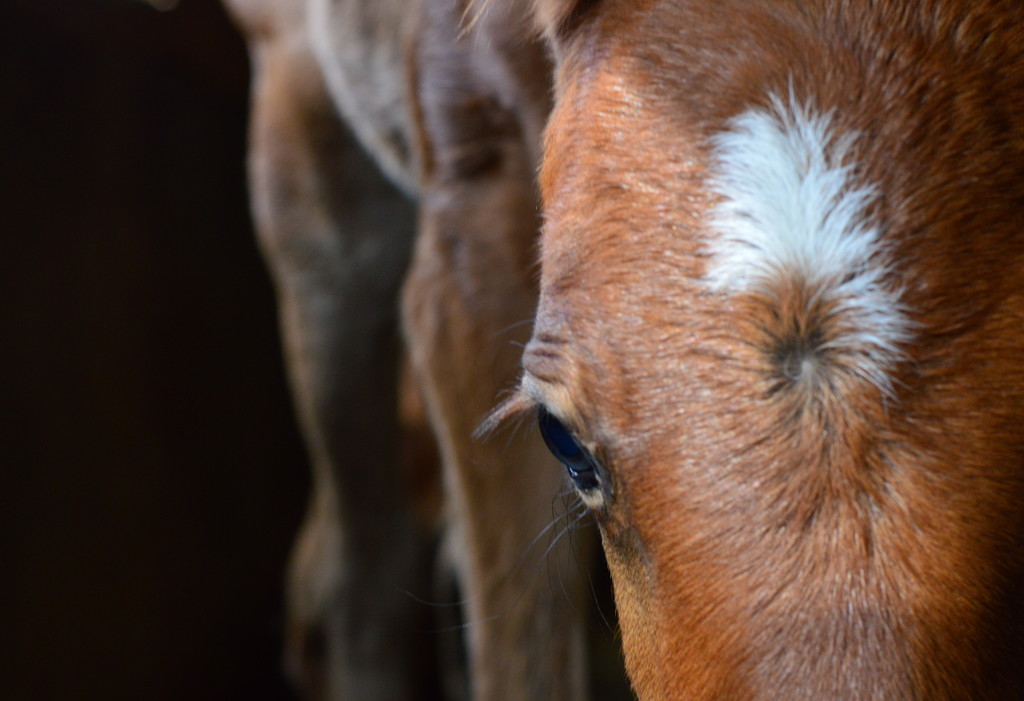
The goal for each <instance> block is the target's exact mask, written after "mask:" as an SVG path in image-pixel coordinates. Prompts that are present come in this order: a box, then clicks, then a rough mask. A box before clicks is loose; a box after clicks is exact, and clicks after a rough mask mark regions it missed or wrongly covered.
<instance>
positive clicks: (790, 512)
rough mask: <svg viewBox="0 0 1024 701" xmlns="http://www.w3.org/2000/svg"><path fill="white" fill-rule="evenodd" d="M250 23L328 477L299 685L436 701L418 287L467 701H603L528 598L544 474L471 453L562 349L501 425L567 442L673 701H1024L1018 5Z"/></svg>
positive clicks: (648, 670)
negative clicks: (412, 437)
mask: <svg viewBox="0 0 1024 701" xmlns="http://www.w3.org/2000/svg"><path fill="white" fill-rule="evenodd" d="M233 5H234V6H235V8H236V12H237V13H238V16H239V17H240V18H241V21H242V24H243V26H244V27H245V28H246V31H247V34H248V36H249V38H250V43H251V45H252V46H253V56H254V62H255V67H256V75H257V78H256V87H255V104H254V120H255V121H254V132H253V133H254V138H253V148H254V151H253V152H254V156H253V163H252V166H253V184H254V195H255V199H256V211H257V215H258V220H259V222H260V228H261V236H262V240H263V241H264V245H265V247H266V250H267V252H268V258H269V260H270V262H271V265H272V266H273V268H274V270H275V272H276V275H277V279H278V282H279V286H280V289H281V297H282V309H283V312H282V315H283V323H284V328H285V331H286V335H287V338H288V343H289V350H290V354H289V357H290V361H291V369H292V374H293V378H294V381H295V385H296V390H297V398H298V405H299V409H300V415H301V416H302V417H303V420H304V425H305V427H306V431H307V437H308V439H309V442H310V446H311V452H312V454H313V457H314V461H315V463H316V475H317V482H316V494H315V496H314V503H313V506H312V508H311V512H310V517H309V520H308V521H307V524H306V527H305V529H304V532H303V535H302V538H301V539H300V543H299V546H298V548H297V551H296V552H297V556H296V560H295V566H294V568H293V571H292V577H293V589H292V600H291V604H292V616H293V617H292V624H293V627H294V630H295V631H296V635H295V637H294V638H293V641H292V652H293V656H294V658H295V659H296V660H299V661H301V665H302V669H303V670H304V671H303V673H302V674H303V676H304V678H306V679H307V680H319V681H316V682H315V683H313V682H311V684H313V685H314V686H318V688H322V689H324V690H329V691H330V695H332V696H335V697H345V698H360V699H368V698H390V699H398V698H410V697H413V696H414V695H415V693H416V688H417V687H416V682H415V675H413V674H412V673H411V670H413V669H414V668H415V666H416V665H415V664H414V663H415V662H416V661H417V659H418V658H419V657H421V655H418V650H419V648H417V645H419V644H420V642H421V641H420V640H419V639H418V638H417V637H416V636H415V635H414V631H415V630H416V626H415V624H414V623H412V621H414V620H415V615H416V611H415V607H409V606H408V605H400V604H396V600H395V599H394V598H393V597H389V594H390V593H391V592H392V591H393V589H394V587H395V586H404V585H399V584H396V583H399V582H402V581H406V580H408V581H413V579H414V577H415V576H421V575H418V574H416V573H417V572H423V571H425V569H426V568H425V567H424V566H423V565H422V564H421V563H422V558H421V557H418V556H417V555H416V554H417V553H422V552H424V548H423V546H422V543H423V542H424V541H425V540H426V538H425V536H424V533H425V532H426V530H427V527H426V526H424V525H422V524H421V522H418V521H417V520H416V519H414V518H411V517H409V516H403V515H402V514H403V513H409V512H410V511H411V509H410V508H409V507H410V506H411V504H410V503H408V502H409V501H410V499H409V498H408V497H407V496H406V494H405V493H404V492H402V491H401V490H398V489H395V487H394V484H396V483H397V475H398V472H399V471H398V468H397V465H398V463H399V461H400V455H399V453H398V447H397V446H398V443H399V441H398V435H399V429H398V428H397V424H396V422H395V420H394V417H395V416H396V411H395V396H396V392H397V384H396V380H395V379H394V378H395V375H396V373H395V368H396V365H397V355H398V341H397V338H396V335H395V334H394V333H392V328H393V327H392V324H393V323H394V313H395V309H396V308H397V306H398V304H397V303H398V294H397V290H398V289H399V287H400V286H404V292H403V293H402V299H401V305H400V306H401V309H402V319H403V327H404V330H405V335H406V338H407V342H408V345H409V350H410V356H411V359H412V367H413V370H414V375H415V378H416V384H417V386H418V387H419V389H420V391H421V392H422V394H423V397H424V399H425V404H426V409H427V414H428V415H429V417H430V419H431V424H432V426H433V429H434V431H435V434H436V436H437V440H438V444H439V446H440V453H441V457H442V461H443V464H444V484H445V499H446V506H445V516H446V523H447V524H448V526H449V531H448V533H449V537H450V538H451V540H450V547H449V548H448V550H449V551H450V552H453V553H457V556H456V557H455V558H454V567H455V570H456V571H457V573H458V579H459V582H460V583H461V586H462V588H463V592H464V594H465V597H466V608H467V613H466V620H467V621H468V622H469V623H470V625H468V626H467V628H466V634H467V642H468V654H469V661H470V664H469V672H470V679H471V689H472V693H473V696H474V698H479V699H527V698H529V699H537V698H550V699H566V698H578V697H580V696H581V695H583V694H584V693H585V685H584V682H583V671H582V670H583V666H584V664H585V663H584V660H583V652H582V646H581V642H580V641H581V636H580V633H579V621H578V620H577V615H576V614H575V613H573V610H574V609H572V608H571V607H569V606H565V605H559V604H558V603H557V602H556V599H557V597H556V596H555V595H554V594H553V592H552V591H551V589H550V587H549V586H548V585H547V582H546V581H542V580H543V578H538V577H536V576H534V574H535V573H527V572H526V571H525V570H524V568H521V567H517V566H516V563H517V558H518V557H520V556H521V554H522V553H523V552H524V551H525V550H527V549H528V548H529V545H530V542H531V540H532V539H533V538H534V537H535V536H536V534H537V533H538V532H540V531H541V530H542V529H543V528H544V525H545V523H546V522H547V520H548V518H549V509H548V503H549V501H550V495H551V494H553V493H554V492H555V491H556V490H557V488H558V484H557V481H558V478H557V477H556V476H555V471H553V470H551V467H550V463H549V462H547V461H546V460H545V459H542V457H541V455H540V451H541V450H542V444H541V442H540V440H539V439H538V438H537V436H532V437H530V438H529V439H528V440H526V441H524V442H521V443H514V444H511V445H512V446H513V447H511V448H509V447H506V445H505V444H503V443H502V442H501V441H496V440H490V441H487V440H473V439H472V437H471V436H472V433H473V429H474V427H475V426H476V425H477V423H478V421H479V420H480V418H481V417H482V416H483V415H484V414H485V413H486V412H487V409H488V407H489V406H490V405H491V403H492V402H493V400H494V399H495V397H497V396H498V393H499V392H500V390H501V389H502V388H503V387H505V386H506V385H507V384H508V383H509V382H511V381H512V380H513V379H514V378H515V377H516V375H517V372H518V369H517V365H518V361H519V358H517V357H516V354H515V353H514V352H510V346H509V341H510V340H514V339H516V338H519V339H525V338H526V337H527V336H528V330H529V329H528V327H527V325H524V324H522V322H523V321H524V320H529V319H535V321H534V327H533V329H532V340H530V342H529V344H528V346H527V347H526V350H525V353H524V354H523V357H522V368H523V371H522V376H521V378H520V381H519V389H518V390H517V391H516V393H515V394H514V395H513V396H512V398H511V399H509V400H507V401H506V402H505V403H504V404H503V405H502V406H501V408H500V409H498V410H497V412H495V413H494V414H493V415H492V417H491V419H490V420H489V421H488V422H487V424H486V427H487V428H491V427H492V426H493V425H495V424H497V423H499V422H500V421H502V420H503V419H505V418H508V417H509V416H512V415H515V414H518V413H522V412H525V411H536V413H537V415H538V417H539V425H540V434H541V435H542V437H543V439H544V441H545V442H546V443H547V446H548V447H549V448H550V449H551V451H552V452H554V453H555V455H556V457H558V458H559V459H560V460H561V461H562V462H563V463H564V464H565V466H566V468H567V473H568V475H569V478H570V481H571V482H572V483H573V484H574V486H575V487H576V489H577V491H578V493H579V495H580V497H581V499H582V500H583V502H584V503H585V504H586V506H587V508H588V510H589V511H590V512H591V513H593V514H594V516H595V517H596V520H597V522H598V524H599V526H600V530H601V534H602V540H603V545H604V549H605V553H606V555H607V558H608V561H609V564H610V567H611V571H612V576H613V580H614V584H615V590H616V602H617V607H618V610H619V614H620V617H621V627H622V636H623V643H624V647H625V652H626V658H627V660H626V661H627V667H628V670H629V672H630V676H631V679H632V682H633V685H634V688H635V690H636V692H637V694H638V696H639V697H640V698H642V699H690V698H692V699H712V698H714V699H783V698H784V699H794V700H795V699H869V698H870V699H914V698H917V699H966V698H971V699H982V698H986V699H1006V698H1018V697H1020V696H1021V695H1022V694H1024V678H1022V676H1024V672H1022V671H1021V670H1022V667H1021V666H1020V665H1018V664H1017V659H1018V658H1019V656H1020V654H1021V652H1022V647H1024V645H1022V643H1024V641H1022V637H1024V615H1022V614H1024V597H1022V596H1021V594H1022V592H1021V588H1022V585H1021V582H1022V581H1024V544H1022V540H1021V534H1022V532H1024V530H1022V525H1024V524H1022V508H1021V506H1020V505H1021V504H1022V503H1024V429H1022V427H1021V425H1022V419H1024V229H1022V223H1024V216H1022V215H1024V110H1022V109H1021V105H1024V6H1022V5H1021V4H1020V3H1016V2H997V1H996V0H978V1H971V2H967V1H966V0H925V1H923V2H914V3H910V2H895V1H892V0H888V1H887V0H879V1H878V2H870V3H869V2H853V1H852V0H851V1H848V0H835V1H834V2H794V1H793V0H724V1H722V2H716V3H705V2H691V1H686V0H675V1H672V0H644V1H642V2H626V1H625V0H537V1H536V2H535V3H532V4H528V3H517V2H497V1H496V2H491V3H489V4H487V3H485V4H483V5H480V6H477V7H475V8H468V7H466V5H465V4H464V3H460V2H456V1H455V0H419V1H418V2H407V3H398V2H375V3H368V2H367V3H363V2H356V1H354V0H349V1H344V0H338V1H337V2H332V1H330V0H310V2H308V3H301V2H297V1H296V2H291V3H277V4H274V3H270V2H267V1H266V0H234V2H233ZM467 18H470V20H471V21H468V22H467ZM532 22H536V25H537V26H539V28H540V33H541V34H542V35H543V37H544V40H545V43H546V46H547V50H546V51H545V49H544V47H543V46H541V45H540V43H539V42H537V41H536V40H534V39H531V37H532V36H534V34H533V33H531V26H532V25H531V23H532ZM548 56H550V57H551V60H552V63H553V72H550V71H549V66H548V59H547V57H548ZM549 76H553V81H554V82H553V84H554V102H553V104H551V103H550V102H549V97H548V95H549V84H550V80H551V78H550V77H549ZM338 115H342V116H343V117H344V119H345V120H347V122H348V123H349V124H350V125H351V128H352V130H353V131H354V133H355V134H356V136H357V137H358V139H359V141H360V142H361V143H362V144H363V145H364V146H365V147H367V148H368V149H369V151H370V152H372V153H373V154H374V156H375V158H376V160H377V162H378V163H379V165H380V166H381V168H382V170H383V171H384V172H385V173H387V174H388V175H389V176H390V177H391V179H392V181H393V182H395V183H398V184H399V186H400V187H401V188H403V189H404V191H405V192H406V193H407V194H409V195H410V196H413V197H415V199H416V202H417V214H416V226H415V229H416V233H415V237H414V236H413V231H412V229H413V227H412V223H411V222H412V216H411V214H409V212H408V210H407V208H406V206H405V204H404V203H403V201H402V200H401V199H400V198H399V197H397V196H395V195H393V194H388V195H384V194H383V193H384V189H383V185H378V184H374V183H376V181H374V180H372V177H373V176H372V175H371V174H370V169H369V167H368V166H367V165H366V164H361V165H358V166H356V167H355V169H354V170H350V171H348V172H343V171H342V169H343V166H342V165H341V164H342V163H343V161H342V159H341V157H340V156H339V155H338V154H339V152H340V151H341V150H342V146H341V141H342V138H343V137H342V136H341V134H342V131H341V126H340V124H339V122H338ZM545 125H546V127H545ZM542 132H543V134H542ZM542 145H543V157H542V155H541V146H542ZM345 148H348V147H347V146H345ZM541 161H542V163H543V164H542V169H541V175H540V191H541V196H542V202H543V212H544V223H543V231H542V235H541V237H540V252H541V265H540V271H541V273H540V291H539V301H538V297H537V294H536V292H535V289H534V277H533V272H532V270H533V264H534V260H533V259H534V245H535V243H534V242H535V235H534V231H535V228H536V226H537V224H538V220H537V215H536V209H535V199H536V195H535V192H534V185H533V173H534V168H535V167H536V166H537V164H538V163H540V162H541ZM346 192H348V193H355V194H348V195H346V194H345V193H346ZM343 198H344V200H345V201H341V200H342V199H343ZM395 214H398V215H399V216H398V217H397V220H398V222H399V224H398V225H395V224H394V223H393V222H395V221H396V218H395V217H394V216H392V215H395ZM396 226H397V228H392V227H396ZM414 238H415V242H414V243H413V240H414ZM410 246H412V247H413V248H414V252H413V255H412V262H411V267H410V268H409V270H408V272H407V273H406V272H405V264H406V256H407V255H408V251H409V250H410ZM535 310H536V311H535ZM382 388H383V389H386V391H383V389H382ZM428 520H429V519H428ZM382 535H384V536H385V537H384V541H385V542H387V543H388V546H387V548H382V546H381V542H382ZM551 557H553V558H562V557H566V553H565V552H564V550H556V551H555V552H554V553H553V554H552V555H551ZM526 569H528V568H526ZM565 586H566V588H567V591H568V595H569V598H570V599H573V600H578V599H579V598H580V593H581V586H580V582H579V576H578V575H577V574H574V573H568V574H567V579H566V580H565ZM404 603H405V604H408V602H404ZM371 617H372V618H371ZM314 629H316V630H321V631H322V632H323V633H322V634H323V635H324V636H325V639H324V641H325V645H326V651H327V657H326V658H324V659H323V660H321V661H319V662H316V663H314V662H313V661H312V660H314V659H315V658H314V656H313V655H311V651H310V648H309V647H307V646H304V645H303V643H302V641H303V640H305V639H307V638H308V631H310V630H314ZM324 684H326V685H327V686H323V685H324Z"/></svg>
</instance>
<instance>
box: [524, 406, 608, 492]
mask: <svg viewBox="0 0 1024 701" xmlns="http://www.w3.org/2000/svg"><path fill="white" fill-rule="evenodd" d="M537 423H538V425H539V426H540V435H542V436H544V442H545V443H547V445H548V450H550V451H551V453H552V454H553V455H554V456H555V457H556V458H558V460H559V462H561V463H562V464H563V465H565V469H566V470H568V471H569V477H571V478H572V481H573V482H574V483H575V484H576V488H577V489H581V490H584V491H586V490H590V489H596V488H597V486H598V481H597V470H596V469H595V462H594V458H593V457H591V455H590V453H589V452H587V450H586V449H585V448H584V447H583V446H581V445H580V444H579V441H577V440H576V439H575V438H574V437H573V435H572V433H570V432H569V429H567V428H566V427H565V425H564V424H563V423H562V422H561V421H559V420H558V419H557V418H555V416H554V415H553V414H552V413H551V412H549V411H548V410H546V409H544V408H541V409H540V411H539V412H538V414H537Z"/></svg>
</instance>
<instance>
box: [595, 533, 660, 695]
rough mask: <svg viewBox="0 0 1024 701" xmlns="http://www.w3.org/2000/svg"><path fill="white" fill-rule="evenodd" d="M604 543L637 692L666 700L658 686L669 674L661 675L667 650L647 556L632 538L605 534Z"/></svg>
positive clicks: (623, 645) (625, 651)
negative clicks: (662, 638) (612, 539)
mask: <svg viewBox="0 0 1024 701" xmlns="http://www.w3.org/2000/svg"><path fill="white" fill-rule="evenodd" d="M603 540H604V550H605V555H606V557H607V560H608V569H609V571H610V572H611V576H612V584H613V586H614V589H615V607H616V609H617V611H618V615H619V626H620V628H621V631H622V647H623V652H624V653H625V656H626V670H627V671H628V672H629V677H630V681H631V682H632V684H633V689H634V691H636V694H637V697H638V698H639V699H641V700H643V699H659V698H664V694H663V690H662V689H661V688H660V687H659V686H658V683H659V681H658V680H659V677H661V678H664V676H665V675H664V673H662V674H660V675H659V674H658V673H657V672H658V670H659V669H661V668H662V662H663V651H662V650H661V644H660V643H659V641H660V639H661V638H660V635H659V629H660V628H661V625H660V621H659V619H658V615H657V612H658V609H659V607H658V605H657V592H656V587H655V585H654V577H653V576H652V574H651V571H650V567H649V566H648V564H647V562H646V558H645V557H644V555H642V554H641V552H640V550H639V549H638V548H637V547H635V545H634V544H633V543H631V542H629V541H630V540H632V539H631V538H628V537H621V536H619V537H616V538H615V541H614V542H612V541H611V539H610V538H609V537H608V535H607V534H605V535H604V537H603Z"/></svg>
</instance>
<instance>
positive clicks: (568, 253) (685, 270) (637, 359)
mask: <svg viewBox="0 0 1024 701" xmlns="http://www.w3.org/2000/svg"><path fill="white" fill-rule="evenodd" d="M598 42H599V38H595V39H594V40H593V43H594V44H597V43H598ZM599 51H600V54H599V55H598V54H597V53H594V52H592V53H591V55H590V56H589V57H588V60H587V62H586V65H585V66H584V65H581V66H580V67H579V69H578V70H574V69H573V68H572V67H571V66H570V67H563V70H562V74H561V76H560V81H561V82H562V86H561V88H562V89H561V97H560V100H559V102H558V106H557V108H556V110H555V112H554V114H553V115H552V119H551V121H550V124H549V127H548V131H547V135H546V144H545V162H544V166H543V169H542V173H541V183H542V195H543V200H544V211H545V225H544V230H543V235H542V242H541V252H542V294H541V304H540V309H539V312H538V317H537V330H536V333H535V340H539V341H542V340H543V339H545V338H550V339H555V340H559V341H564V343H561V344H558V350H557V351H556V352H551V353H546V354H542V355H544V357H546V358H547V362H546V364H547V365H548V366H552V365H555V364H561V365H562V366H563V367H561V368H559V369H558V370H552V371H548V372H549V374H550V373H551V372H555V373H556V374H557V375H558V379H559V381H560V382H564V381H569V378H576V379H575V380H574V381H576V382H577V383H578V384H580V385H585V386H587V387H590V388H593V387H594V385H595V384H596V385H602V384H610V383H621V382H622V381H625V380H626V379H627V378H626V377H625V376H624V375H628V374H630V373H631V371H633V370H635V369H637V368H639V367H643V368H645V370H646V371H647V373H648V374H649V373H650V371H652V370H653V369H654V367H655V365H656V364H657V363H656V362H655V363H654V364H653V365H652V362H654V361H660V360H671V359H670V358H668V357H667V356H668V355H669V354H671V352H672V351H673V349H674V348H678V347H680V346H683V345H685V344H686V343H687V340H686V339H687V337H688V336H692V334H693V330H692V329H688V328H687V325H688V324H692V323H693V322H694V319H693V318H692V314H693V311H694V309H693V300H694V299H695V297H696V295H697V294H698V289H697V288H698V287H699V286H700V278H701V275H702V273H703V265H702V262H701V255H702V253H701V238H702V236H701V229H702V227H703V224H702V219H703V215H704V212H705V211H706V210H707V208H708V207H709V206H710V203H711V198H710V197H709V196H708V194H707V192H706V189H705V187H704V184H703V182H704V178H705V169H706V154H705V146H704V139H703V137H702V136H701V135H700V134H699V133H698V130H696V129H694V127H693V125H692V123H689V122H688V121H687V120H686V119H685V118H683V117H684V115H681V114H680V113H679V112H678V111H677V110H676V111H675V113H673V111H674V108H673V107H672V105H671V100H670V99H666V98H667V96H666V94H665V93H664V92H659V91H657V90H656V89H653V86H652V80H653V79H654V78H655V76H654V75H653V74H652V73H650V72H649V66H647V65H645V64H644V62H643V61H642V60H640V59H638V58H637V57H636V56H634V55H631V54H630V53H629V52H628V51H625V50H622V51H620V50H618V48H617V47H615V46H610V47H609V46H603V47H601V48H600V49H599ZM536 345H538V344H536V343H535V346H536ZM652 356H662V357H652ZM534 360H535V362H534V365H538V364H545V363H541V362H539V359H538V358H534ZM556 361H557V362H556ZM530 366H531V363H530V358H529V354H528V358H527V369H531V367H530ZM677 368H678V363H674V362H673V363H670V367H669V368H667V369H677ZM538 371H539V372H542V370H538ZM581 375H586V376H587V377H586V378H583V377H581ZM605 381H607V383H606V382H605ZM569 389H570V392H571V393H572V394H573V396H574V397H575V398H576V400H577V401H580V400H583V399H584V398H585V395H586V392H584V391H583V388H582V387H579V388H577V387H570V388H569ZM577 389H579V390H580V391H579V392H576V390H577ZM607 389H608V388H607V387H606V388H605V389H604V390H595V391H601V394H602V396H603V397H604V399H605V401H609V400H611V399H612V395H611V394H609V392H608V391H606V390H607ZM635 389H636V388H631V392H632V391H633V390H635Z"/></svg>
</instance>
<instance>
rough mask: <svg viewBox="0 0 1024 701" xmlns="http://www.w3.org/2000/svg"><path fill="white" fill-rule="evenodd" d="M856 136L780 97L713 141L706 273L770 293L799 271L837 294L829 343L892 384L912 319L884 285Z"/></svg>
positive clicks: (735, 286)
mask: <svg viewBox="0 0 1024 701" xmlns="http://www.w3.org/2000/svg"><path fill="white" fill-rule="evenodd" d="M853 141H854V139H853V138H852V136H850V135H847V136H838V137H837V136H836V135H835V134H834V133H832V127H831V120H830V118H829V117H828V116H826V115H820V114H815V113H814V112H813V111H812V110H811V109H808V108H805V107H801V106H800V105H799V104H798V103H797V102H796V101H795V100H794V99H792V98H791V99H790V101H789V104H788V105H787V104H785V102H784V101H782V100H780V99H778V98H773V100H772V109H771V110H763V109H751V110H749V111H747V112H745V113H743V114H741V115H740V116H738V117H736V118H735V119H734V120H732V122H731V124H730V128H729V129H728V130H727V131H724V132H722V133H720V134H718V135H717V136H716V137H715V138H714V140H713V142H712V146H713V148H714V155H715V157H716V159H717V168H716V170H715V173H714V177H713V179H712V181H711V188H712V190H713V191H714V192H715V193H716V194H718V195H719V196H720V197H721V200H720V201H719V203H718V204H717V205H716V206H715V207H714V209H713V211H712V213H711V219H710V222H711V227H712V229H713V231H715V232H716V233H717V237H716V238H714V239H713V240H712V241H711V243H710V246H709V248H710V253H711V259H710V263H709V268H708V273H707V277H708V281H709V282H710V284H711V286H712V287H713V289H715V290H716V291H719V292H725V293H735V292H744V291H748V292H771V291H772V290H773V289H776V287H777V286H778V284H779V282H781V281H783V280H786V279H796V280H799V281H802V283H803V284H804V285H805V286H807V287H808V288H809V289H813V290H815V291H817V292H818V293H819V294H821V295H822V299H824V300H826V301H829V302H834V303H835V304H836V312H835V315H834V316H833V317H831V318H830V323H834V324H835V326H834V327H833V328H835V329H838V330H839V331H838V335H837V336H836V337H835V338H834V340H833V341H832V342H831V343H830V344H829V345H828V347H827V348H824V349H823V350H831V351H837V352H838V353H839V354H840V356H839V357H841V358H842V359H843V362H844V364H849V365H850V367H851V368H852V369H853V370H854V371H855V372H857V373H858V374H860V375H861V376H863V377H864V378H865V379H867V380H869V381H871V382H873V383H874V384H876V385H877V386H878V387H879V388H880V389H882V390H883V391H888V390H890V389H891V380H890V379H889V377H888V374H887V372H886V371H887V369H888V368H889V367H890V366H891V365H892V363H893V362H894V361H895V360H896V359H897V358H898V357H899V356H900V352H899V350H898V347H899V345H900V343H901V342H903V341H905V340H906V339H907V337H908V331H909V323H908V321H907V319H906V316H905V314H904V312H903V309H902V307H901V305H900V302H899V294H898V291H896V290H894V289H892V288H891V287H890V286H887V284H886V280H885V278H886V276H887V273H888V269H887V267H886V265H885V263H884V262H883V261H882V260H881V258H882V253H883V251H882V249H881V245H880V240H879V238H880V237H879V231H878V229H877V228H875V227H874V226H871V225H870V224H869V223H868V221H867V217H866V216H865V209H866V207H867V205H868V204H869V203H870V202H871V200H872V198H873V196H874V191H873V190H872V188H870V187H867V186H864V185H858V184H857V183H855V182H854V178H853V165H852V164H851V163H850V162H849V161H848V159H847V157H848V155H849V152H850V147H851V146H852V144H853Z"/></svg>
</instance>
